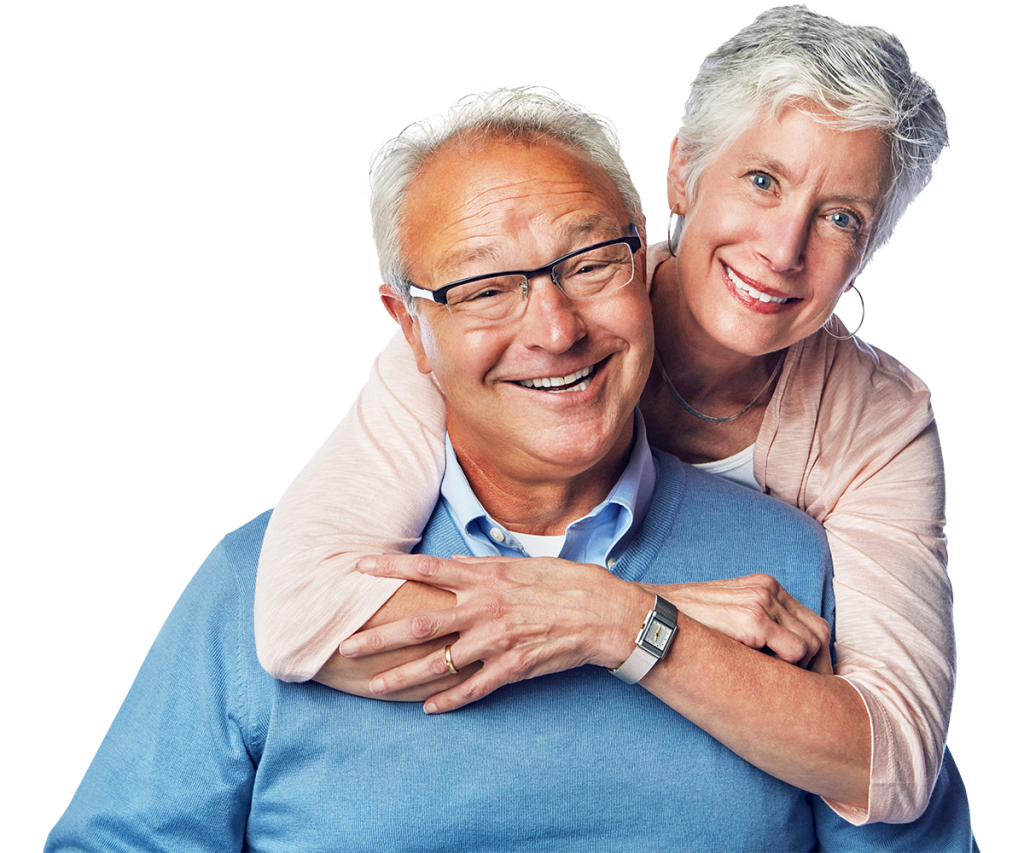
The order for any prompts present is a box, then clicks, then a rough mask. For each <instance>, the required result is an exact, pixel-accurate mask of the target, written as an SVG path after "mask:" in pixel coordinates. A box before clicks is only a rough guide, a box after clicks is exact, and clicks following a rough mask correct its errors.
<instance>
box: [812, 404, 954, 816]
mask: <svg viewBox="0 0 1024 853" xmlns="http://www.w3.org/2000/svg"><path fill="white" fill-rule="evenodd" d="M943 504H944V489H943V478H942V456H941V451H940V448H939V439H938V432H937V430H936V428H935V424H934V423H932V424H930V425H929V427H928V428H927V429H926V430H925V431H924V432H923V433H921V435H920V436H919V437H918V438H917V439H915V440H914V441H913V442H911V443H910V444H909V445H908V446H907V447H906V448H904V449H903V450H902V451H901V452H900V453H899V454H898V455H897V456H896V457H895V458H894V459H893V460H892V461H890V462H889V463H888V464H887V465H885V467H884V468H882V469H881V470H880V471H878V472H876V473H874V474H873V475H872V476H871V477H870V478H868V479H867V480H865V481H864V482H863V483H860V484H859V485H858V486H857V487H855V488H851V489H850V490H848V491H847V493H845V494H844V495H843V496H842V498H841V499H840V500H839V501H838V502H837V504H836V506H835V508H834V509H833V511H832V512H831V513H830V514H829V515H828V516H827V517H826V518H825V522H824V523H825V530H826V533H827V535H828V539H829V545H830V547H831V549H832V554H833V561H834V566H835V593H836V631H835V635H836V661H837V662H836V674H837V675H839V676H840V677H842V678H843V679H845V680H846V681H848V682H849V683H850V684H851V685H853V687H855V688H856V689H857V692H858V693H859V694H860V696H861V698H862V699H863V701H864V704H865V706H866V707H867V709H868V713H869V716H870V718H871V725H872V739H873V751H872V771H871V778H872V788H871V808H870V812H868V813H863V814H858V813H856V812H847V811H846V810H844V809H843V808H842V807H841V806H837V805H836V804H831V805H833V806H834V807H836V808H837V809H838V810H839V811H840V813H841V814H843V816H844V817H848V818H850V819H852V820H857V819H860V820H864V819H865V818H866V819H868V820H886V821H889V822H896V821H899V822H904V821H910V820H914V819H915V818H916V817H917V816H918V815H920V814H921V812H922V811H923V810H924V808H925V807H926V806H927V804H928V799H929V796H930V794H931V790H932V785H933V784H934V782H935V778H936V776H937V775H938V772H939V768H940V766H941V762H942V755H943V747H944V746H945V741H946V731H947V729H948V726H949V713H950V708H951V705H952V701H953V686H954V682H955V678H956V669H955V661H956V650H955V641H954V635H953V612H952V608H953V597H952V590H951V586H950V582H949V576H948V574H947V572H946V540H945V536H944V535H943V523H944V520H945V519H944V506H943Z"/></svg>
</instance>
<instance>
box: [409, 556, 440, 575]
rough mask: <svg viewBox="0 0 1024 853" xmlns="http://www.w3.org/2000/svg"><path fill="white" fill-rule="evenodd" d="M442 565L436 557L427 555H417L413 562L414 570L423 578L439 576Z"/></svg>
mask: <svg viewBox="0 0 1024 853" xmlns="http://www.w3.org/2000/svg"><path fill="white" fill-rule="evenodd" d="M439 566H440V563H439V562H438V560H437V558H436V557H431V556H429V555H427V554H417V555H416V557H415V559H414V560H413V565H412V570H413V571H414V572H415V573H416V574H417V575H419V576H420V577H422V578H432V577H434V576H435V575H437V572H438V568H439Z"/></svg>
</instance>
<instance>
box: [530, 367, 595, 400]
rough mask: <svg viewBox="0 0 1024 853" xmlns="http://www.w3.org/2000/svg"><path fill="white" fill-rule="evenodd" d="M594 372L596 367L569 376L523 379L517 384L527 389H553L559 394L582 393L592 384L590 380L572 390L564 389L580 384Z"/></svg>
mask: <svg viewBox="0 0 1024 853" xmlns="http://www.w3.org/2000/svg"><path fill="white" fill-rule="evenodd" d="M593 372H594V366H593V365H590V366H589V367H584V368H582V369H580V370H577V371H576V372H575V373H570V374H569V375H568V376H545V377H543V378H542V379H521V380H519V382H518V383H517V384H519V385H522V386H524V387H526V388H553V389H559V388H561V389H562V390H561V391H558V390H555V391H554V392H553V393H556V394H559V393H564V392H565V391H582V390H583V389H584V388H586V387H587V386H588V385H589V384H590V380H589V379H588V380H586V381H585V382H580V383H579V385H575V386H573V387H572V388H562V386H563V385H572V384H573V383H574V382H578V381H579V380H580V379H583V378H584V377H586V376H590V374H591V373H593Z"/></svg>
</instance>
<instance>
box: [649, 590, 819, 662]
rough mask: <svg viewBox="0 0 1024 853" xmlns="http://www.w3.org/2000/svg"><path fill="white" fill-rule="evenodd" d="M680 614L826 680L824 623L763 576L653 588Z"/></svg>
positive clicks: (815, 614)
mask: <svg viewBox="0 0 1024 853" xmlns="http://www.w3.org/2000/svg"><path fill="white" fill-rule="evenodd" d="M644 587H645V588H646V589H648V590H650V591H651V592H654V593H656V594H657V595H660V596H661V597H662V598H667V599H668V600H669V601H671V602H672V603H673V604H674V605H675V606H676V607H677V608H679V611H680V612H681V613H685V614H686V615H687V616H689V617H690V618H691V619H695V620H696V621H698V622H700V623H701V624H702V625H705V626H706V627H708V628H714V629H715V630H716V631H719V632H720V633H722V634H725V635H726V636H727V637H730V638H732V639H733V640H736V641H737V642H740V643H743V645H745V646H749V647H750V648H752V649H764V650H765V651H769V652H771V653H772V654H774V655H775V657H777V658H779V659H780V660H784V661H786V662H787V663H791V664H794V665H795V666H799V667H802V668H804V669H810V670H813V671H814V672H819V673H822V674H824V675H831V674H832V658H831V654H830V650H829V641H830V639H831V636H832V634H831V631H830V630H829V626H828V622H826V621H825V620H824V619H822V618H821V617H820V616H819V615H818V614H817V613H815V612H814V611H812V610H808V609H807V608H806V607H804V606H803V605H802V604H801V603H800V602H799V601H797V600H796V599H795V598H793V596H791V595H790V594H789V593H788V592H786V590H785V589H784V588H783V586H782V584H780V583H779V582H778V581H777V580H775V578H773V577H772V576H771V575H767V574H756V575H747V576H746V577H742V578H731V579H729V580H720V581H705V582H703V583H680V584H667V585H661V586H655V585H652V584H644Z"/></svg>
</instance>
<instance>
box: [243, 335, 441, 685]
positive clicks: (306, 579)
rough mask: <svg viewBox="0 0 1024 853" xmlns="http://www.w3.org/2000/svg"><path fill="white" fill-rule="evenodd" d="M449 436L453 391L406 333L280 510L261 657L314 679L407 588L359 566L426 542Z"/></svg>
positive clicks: (265, 571)
mask: <svg viewBox="0 0 1024 853" xmlns="http://www.w3.org/2000/svg"><path fill="white" fill-rule="evenodd" d="M444 434H445V408H444V401H443V399H442V397H441V392H440V390H439V389H438V388H437V385H436V384H435V382H434V380H433V377H432V376H425V375H423V374H421V373H420V372H419V370H417V368H416V363H415V360H414V358H413V355H412V352H411V350H410V349H409V346H408V345H407V344H406V342H405V340H404V338H403V337H402V335H401V334H398V335H396V336H395V338H394V339H393V340H392V341H391V343H390V344H389V345H388V347H387V348H386V349H385V350H384V352H383V353H381V355H380V356H379V357H378V359H377V361H376V363H375V364H374V368H373V370H372V372H371V374H370V379H369V382H368V383H367V385H366V387H365V388H363V390H362V392H361V393H360V394H359V398H358V399H357V400H356V403H355V405H354V406H353V407H352V409H351V411H349V413H348V414H347V415H346V416H345V419H344V420H343V421H342V422H341V423H340V424H339V425H338V427H337V429H335V431H334V432H333V433H332V434H331V436H330V437H329V438H328V439H327V441H326V443H325V444H324V445H323V447H321V448H320V450H319V451H318V452H317V454H316V455H315V456H314V457H313V458H312V459H311V460H310V461H309V463H308V464H307V465H306V467H305V468H304V469H303V470H302V472H301V473H300V474H299V476H298V477H297V478H296V479H295V481H294V482H293V483H292V484H291V485H290V486H289V487H288V490H287V491H286V492H285V494H284V496H283V497H282V498H281V500H280V502H279V503H278V505H277V507H276V508H275V509H274V513H273V515H272V516H271V519H270V525H269V527H268V528H267V533H266V537H265V539H264V542H263V550H262V552H261V554H260V562H259V572H258V575H257V581H256V603H255V620H256V626H255V627H256V649H257V652H258V654H259V659H260V663H261V664H262V665H263V667H264V668H265V669H266V670H267V672H269V673H270V674H271V675H273V676H274V677H275V678H280V679H282V680H284V681H305V680H307V679H309V678H312V677H313V676H314V675H315V674H316V673H317V672H318V671H319V670H320V668H321V667H322V666H323V665H324V663H325V662H326V661H327V659H328V658H329V657H330V656H331V654H333V652H334V651H335V649H337V647H338V643H340V642H341V641H342V640H343V639H345V638H346V637H348V636H349V635H350V634H352V633H353V632H355V631H356V630H358V629H359V627H360V626H361V625H363V623H365V622H366V620H367V619H369V618H370V617H371V616H372V615H373V614H374V613H376V612H377V610H379V609H380V608H381V607H382V606H383V605H384V604H385V602H387V600H388V599H389V598H390V597H391V596H392V595H393V594H394V592H395V590H397V589H398V587H399V586H400V585H401V582H396V581H393V580H389V579H382V578H372V577H367V576H365V575H361V574H359V573H357V572H355V571H354V566H355V563H356V561H357V560H358V559H359V558H360V557H362V556H365V555H369V554H383V553H397V552H408V551H410V550H411V549H412V548H413V546H414V545H415V544H416V543H417V542H418V541H419V538H420V533H421V532H422V530H423V528H424V526H425V525H426V522H427V519H428V518H429V517H430V513H431V511H432V510H433V508H434V504H435V503H436V502H437V494H438V490H439V489H440V485H441V477H442V474H443V473H444ZM342 548H344V550H341V549H342Z"/></svg>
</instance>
